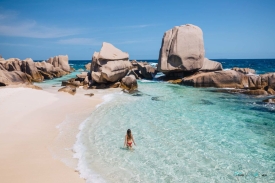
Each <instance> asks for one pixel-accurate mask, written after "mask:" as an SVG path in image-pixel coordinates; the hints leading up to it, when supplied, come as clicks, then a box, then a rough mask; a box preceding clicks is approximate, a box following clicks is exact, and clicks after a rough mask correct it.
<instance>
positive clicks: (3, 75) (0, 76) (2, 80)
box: [0, 70, 31, 86]
mask: <svg viewBox="0 0 275 183" xmlns="http://www.w3.org/2000/svg"><path fill="white" fill-rule="evenodd" d="M18 84H27V85H28V84H31V81H30V79H29V77H28V76H27V74H25V73H23V72H21V71H11V72H9V71H6V70H0V86H9V85H18Z"/></svg>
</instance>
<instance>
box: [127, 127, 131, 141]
mask: <svg viewBox="0 0 275 183" xmlns="http://www.w3.org/2000/svg"><path fill="white" fill-rule="evenodd" d="M127 139H132V133H131V130H130V129H128V130H127Z"/></svg>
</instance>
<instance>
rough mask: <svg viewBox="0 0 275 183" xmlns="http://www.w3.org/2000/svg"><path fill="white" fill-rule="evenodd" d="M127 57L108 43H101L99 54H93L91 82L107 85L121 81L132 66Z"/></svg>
mask: <svg viewBox="0 0 275 183" xmlns="http://www.w3.org/2000/svg"><path fill="white" fill-rule="evenodd" d="M107 50H109V52H107ZM128 57H129V55H128V54H127V53H124V52H122V51H120V50H119V49H117V48H115V47H114V46H112V45H111V44H110V43H103V45H102V48H101V50H100V52H99V53H98V52H95V53H94V54H93V58H92V62H91V78H92V81H93V82H96V83H107V82H117V81H119V80H121V79H122V78H123V77H124V76H125V75H126V74H127V73H128V71H129V69H130V68H131V66H132V65H131V62H130V61H129V60H128ZM120 59H121V60H120Z"/></svg>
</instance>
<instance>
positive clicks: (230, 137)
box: [67, 59, 275, 183]
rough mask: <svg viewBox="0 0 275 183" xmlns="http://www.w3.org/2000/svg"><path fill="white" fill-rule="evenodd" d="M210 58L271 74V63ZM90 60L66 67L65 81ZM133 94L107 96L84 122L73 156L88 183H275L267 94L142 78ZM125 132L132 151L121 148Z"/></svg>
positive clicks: (274, 108) (274, 126) (273, 115)
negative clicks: (68, 72)
mask: <svg viewBox="0 0 275 183" xmlns="http://www.w3.org/2000/svg"><path fill="white" fill-rule="evenodd" d="M213 60H216V61H219V62H221V63H222V65H223V68H224V69H230V68H232V67H235V66H236V67H249V68H252V69H255V70H256V74H262V73H266V72H275V59H238V60H237V59H213ZM142 61H146V60H142ZM147 61H148V62H151V63H156V62H157V60H147ZM89 62H90V61H89V60H87V61H70V64H71V66H73V67H74V68H75V69H76V70H77V71H76V72H74V73H72V74H71V75H75V74H76V73H77V72H80V70H78V69H83V68H84V65H85V64H86V63H89ZM67 77H69V76H67ZM138 90H139V92H140V93H139V94H137V95H129V94H127V93H123V92H121V91H118V92H115V93H111V94H107V95H105V96H104V101H105V102H104V103H103V104H102V105H100V106H99V107H97V109H96V110H95V111H93V112H92V113H91V115H90V117H89V118H88V119H86V120H85V121H84V122H83V123H82V125H81V127H80V128H81V131H80V133H79V134H78V137H77V142H76V144H75V146H74V150H75V151H76V154H75V156H76V157H77V158H79V164H78V170H79V171H80V174H81V176H82V177H84V178H86V180H87V182H119V183H123V182H125V183H126V182H127V183H128V182H142V183H146V182H151V183H156V182H157V183H162V182H167V183H168V182H175V183H182V182H187V183H193V182H194V183H199V182H203V183H206V182H207V183H208V182H222V183H226V182H230V183H231V182H232V183H233V182H247V183H252V182H268V183H270V182H275V105H274V104H266V103H263V102H262V100H263V99H266V98H268V97H272V96H268V97H261V96H257V97H255V96H247V95H243V94H229V93H223V92H217V91H216V90H215V89H214V88H193V87H190V86H182V85H174V84H169V83H166V82H161V81H148V80H140V81H138ZM273 97H274V96H273ZM128 128H130V129H131V130H132V133H133V135H134V138H135V141H136V143H137V146H134V150H132V151H130V150H126V149H125V148H124V147H123V143H124V136H125V134H126V130H127V129H128Z"/></svg>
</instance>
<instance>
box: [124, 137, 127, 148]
mask: <svg viewBox="0 0 275 183" xmlns="http://www.w3.org/2000/svg"><path fill="white" fill-rule="evenodd" d="M126 143H127V135H125V140H124V147H125V146H126Z"/></svg>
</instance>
